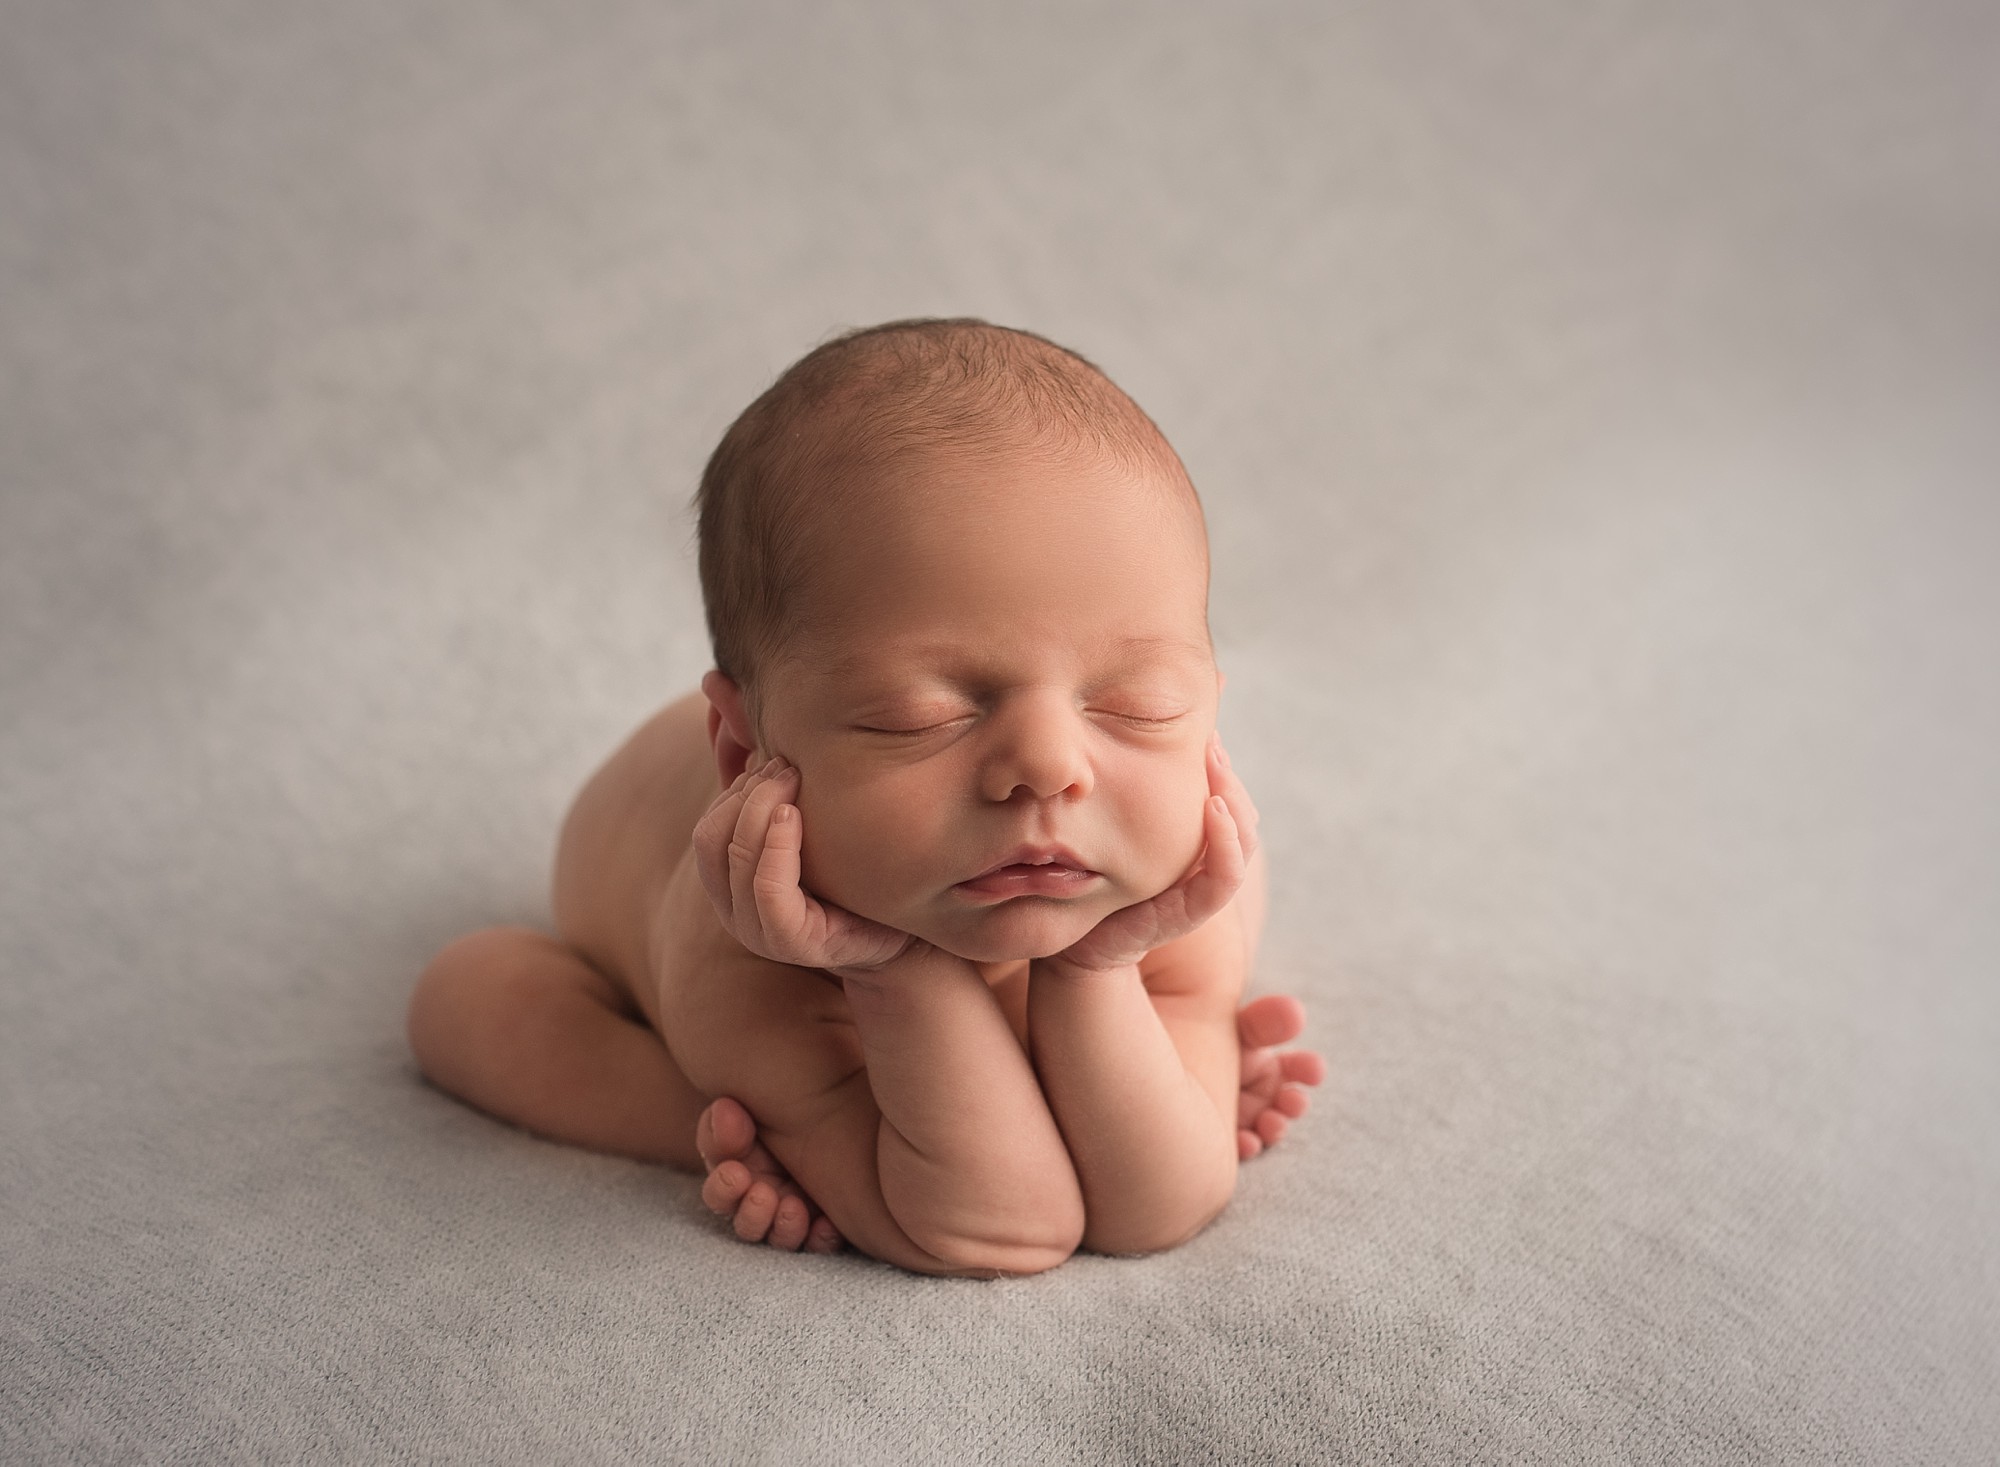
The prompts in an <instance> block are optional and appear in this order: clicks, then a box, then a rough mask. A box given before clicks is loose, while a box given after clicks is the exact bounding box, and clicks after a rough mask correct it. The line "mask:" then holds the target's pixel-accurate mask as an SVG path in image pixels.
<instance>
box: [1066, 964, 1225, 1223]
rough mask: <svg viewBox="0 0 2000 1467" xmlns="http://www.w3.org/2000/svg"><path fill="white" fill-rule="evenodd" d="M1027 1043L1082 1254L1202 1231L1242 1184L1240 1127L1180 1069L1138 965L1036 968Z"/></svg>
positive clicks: (1192, 1078) (1170, 1037)
mask: <svg viewBox="0 0 2000 1467" xmlns="http://www.w3.org/2000/svg"><path fill="white" fill-rule="evenodd" d="M1028 1044H1029V1052H1030V1053H1031V1054H1032V1055H1033V1057H1034V1064H1035V1071H1036V1073H1037V1075H1038V1076H1039V1077H1040V1080H1041V1085H1042V1092H1043V1094H1044V1095H1046V1096H1047V1097H1048V1103H1049V1108H1050V1110H1051V1111H1053V1112H1054V1114H1055V1118H1056V1121H1057V1123H1058V1124H1059V1125H1060V1127H1061V1128H1062V1134H1063V1140H1064V1142H1065V1143H1066V1145H1067V1146H1068V1148H1069V1154H1070V1159H1071V1161H1072V1162H1073V1164H1074V1165H1075V1167H1076V1173H1077V1179H1078V1181H1079V1182H1080V1183H1081V1185H1082V1188H1083V1200H1084V1216H1085V1230H1084V1237H1083V1246H1084V1247H1086V1248H1088V1249H1091V1250H1092V1251H1094V1252H1099V1253H1148V1252H1153V1251H1155V1250H1158V1249H1161V1248H1170V1247H1173V1246H1174V1245H1175V1244H1177V1243H1181V1242H1184V1241H1186V1239H1188V1238H1189V1237H1191V1236H1192V1235H1193V1234H1195V1233H1197V1232H1199V1231H1200V1230H1201V1229H1202V1228H1203V1227H1205V1226H1206V1225H1207V1224H1208V1223H1209V1222H1210V1221H1211V1220H1212V1219H1213V1218H1214V1217H1215V1216H1216V1214H1217V1213H1219V1212H1221V1211H1222V1209H1223V1207H1224V1206H1226V1205H1227V1204H1228V1201H1229V1197H1230V1194H1231V1193H1232V1192H1233V1191H1234V1190H1235V1186H1236V1134H1235V1123H1234V1118H1233V1117H1228V1116H1223V1115H1221V1114H1219V1113H1218V1112H1217V1110H1216V1105H1215V1101H1214V1099H1213V1098H1211V1097H1210V1095H1209V1094H1208V1092H1207V1091H1205V1090H1204V1089H1203V1088H1202V1087H1201V1085H1200V1083H1199V1082H1198V1081H1197V1080H1196V1079H1195V1077H1194V1076H1193V1075H1192V1074H1190V1073H1189V1072H1188V1070H1187V1067H1186V1066H1185V1065H1184V1064H1183V1063H1182V1061H1181V1057H1180V1054H1179V1052H1178V1051H1177V1050H1176V1049H1175V1047H1174V1042H1173V1038H1172V1036H1171V1035H1169V1034H1168V1033H1167V1030H1166V1027H1165V1025H1163V1024H1162V1023H1161V1022H1160V1017H1159V1015H1158V1014H1157V1013H1156V1012H1155V1011H1154V1008H1153V1003H1152V1000H1151V998H1150V997H1149V996H1148V995H1147V993H1146V989H1145V986H1144V984H1143V983H1142V982H1141V980H1140V976H1139V969H1138V967H1137V966H1136V965H1134V966H1131V967H1125V968H1115V969H1108V970H1104V971H1098V972H1088V971H1080V970H1077V969H1074V968H1070V967H1069V966H1068V965H1066V964H1063V963H1062V962H1061V961H1060V960H1056V959H1044V960H1038V961H1037V962H1036V963H1035V964H1034V965H1033V967H1032V969H1031V970H1030V978H1029V986H1028Z"/></svg>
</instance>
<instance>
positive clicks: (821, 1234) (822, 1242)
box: [806, 1217, 846, 1253]
mask: <svg viewBox="0 0 2000 1467" xmlns="http://www.w3.org/2000/svg"><path fill="white" fill-rule="evenodd" d="M845 1243H846V1239H844V1238H842V1237H841V1236H840V1229H839V1228H836V1227H835V1226H834V1225H833V1224H832V1222H830V1221H829V1220H828V1219H826V1218H824V1217H821V1218H815V1219H814V1220H813V1225H812V1230H811V1231H810V1232H809V1233H807V1234H806V1252H808V1253H838V1252H839V1251H840V1250H841V1248H842V1246H844V1244H845Z"/></svg>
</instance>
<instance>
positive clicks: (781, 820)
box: [771, 805, 792, 825]
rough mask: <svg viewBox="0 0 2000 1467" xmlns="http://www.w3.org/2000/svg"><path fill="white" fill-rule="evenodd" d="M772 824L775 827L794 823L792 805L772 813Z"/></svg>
mask: <svg viewBox="0 0 2000 1467" xmlns="http://www.w3.org/2000/svg"><path fill="white" fill-rule="evenodd" d="M771 823H772V824H773V825H790V824H791V823H792V807H791V806H790V805H780V806H778V808H777V809H775V810H773V811H772V812H771Z"/></svg>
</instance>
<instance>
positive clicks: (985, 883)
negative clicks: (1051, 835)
mask: <svg viewBox="0 0 2000 1467" xmlns="http://www.w3.org/2000/svg"><path fill="white" fill-rule="evenodd" d="M1095 880H1097V873H1096V872H1095V871H1079V870H1077V869H1076V868H1075V867H1074V866H1002V867H1001V868H1000V869H999V870H998V871H989V872H987V873H986V874H985V875H984V876H975V877H973V878H972V880H970V881H961V882H959V884H958V885H957V886H956V887H955V888H953V889H954V890H956V891H962V892H964V893H966V895H968V896H977V897H991V898H994V899H996V900H1001V901H1004V900H1006V899H1007V898H1008V897H1024V896H1051V897H1063V896H1075V895H1077V894H1078V893H1079V892H1081V891H1083V890H1084V889H1085V888H1087V887H1088V886H1089V885H1090V884H1091V883H1092V882H1093V881H1095Z"/></svg>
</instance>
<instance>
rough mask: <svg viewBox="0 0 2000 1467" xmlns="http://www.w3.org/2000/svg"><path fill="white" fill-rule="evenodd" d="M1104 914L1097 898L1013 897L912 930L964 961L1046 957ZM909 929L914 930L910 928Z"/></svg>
mask: <svg viewBox="0 0 2000 1467" xmlns="http://www.w3.org/2000/svg"><path fill="white" fill-rule="evenodd" d="M1104 916H1105V913H1104V912H1102V911H1100V910H1098V904H1097V903H1086V902H1080V901H1063V900H1061V899H1059V898H1055V897H1016V898H1014V899H1013V900H1012V901H1009V902H1002V903H1000V904H999V905H998V906H994V907H987V908H985V909H984V910H982V911H979V912H975V913H968V914H966V915H965V916H963V917H960V918H957V919H955V920H953V921H950V922H938V923H927V924H925V925H926V926H928V927H930V928H932V930H930V931H918V932H917V933H916V935H917V936H918V937H921V938H923V939H924V941H926V942H928V943H930V944H931V945H932V946H933V947H939V948H943V949H944V950H945V951H946V952H948V953H950V954H952V955H953V956H954V957H960V958H964V959H965V960H966V961H967V962H969V963H1012V962H1018V961H1020V960H1021V959H1023V958H1029V959H1033V958H1046V957H1049V956H1051V955H1052V954H1055V953H1059V952H1061V951H1062V950H1063V949H1064V948H1066V947H1070V946H1072V945H1073V944H1075V943H1076V942H1078V941H1080V940H1081V939H1082V938H1083V937H1084V935H1085V934H1086V933H1088V932H1089V931H1090V929H1091V928H1093V927H1095V926H1096V925H1097V924H1098V922H1100V921H1101V920H1102V919H1103V918H1104ZM913 930H914V929H913Z"/></svg>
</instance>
